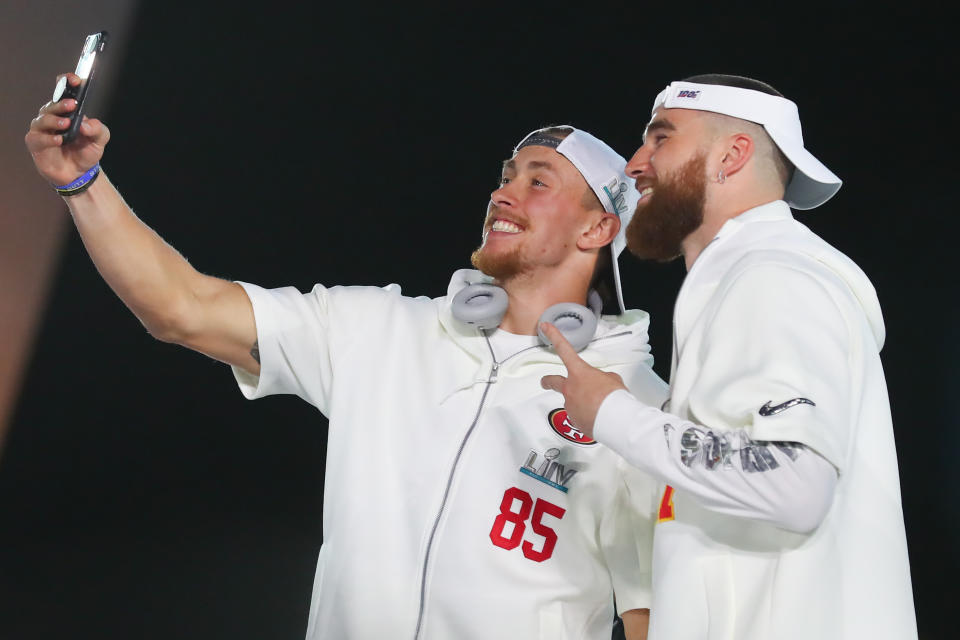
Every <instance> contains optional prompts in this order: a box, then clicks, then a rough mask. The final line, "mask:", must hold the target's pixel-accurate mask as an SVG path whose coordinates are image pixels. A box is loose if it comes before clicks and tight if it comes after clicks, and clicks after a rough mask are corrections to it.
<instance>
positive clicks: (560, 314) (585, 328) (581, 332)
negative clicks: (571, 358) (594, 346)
mask: <svg viewBox="0 0 960 640" xmlns="http://www.w3.org/2000/svg"><path fill="white" fill-rule="evenodd" d="M540 322H549V323H550V324H552V325H553V326H555V327H556V328H557V329H559V330H560V333H562V334H563V337H564V338H566V339H567V342H569V343H570V345H571V346H572V347H573V348H574V349H576V350H577V351H582V350H583V348H584V347H586V346H587V344H588V343H589V342H590V341H591V340H593V334H595V333H596V332H597V314H596V312H594V311H593V310H591V309H587V308H586V307H585V306H583V305H582V304H574V303H573V302H561V303H560V304H555V305H553V306H552V307H547V310H546V311H544V312H543V315H541V316H540ZM537 335H539V336H540V341H541V342H542V343H543V344H545V345H548V346H551V347H552V346H553V345H552V344H551V343H550V340H549V339H548V338H547V336H545V335H544V333H543V331H541V330H540V328H539V325H538V327H537Z"/></svg>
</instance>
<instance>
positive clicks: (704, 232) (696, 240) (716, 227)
mask: <svg viewBox="0 0 960 640" xmlns="http://www.w3.org/2000/svg"><path fill="white" fill-rule="evenodd" d="M782 198H783V192H782V191H781V192H779V193H774V192H770V191H763V192H755V193H752V194H732V193H731V194H729V195H728V197H727V198H718V197H713V198H711V197H710V195H708V197H707V203H706V205H705V206H704V208H703V222H702V223H701V224H700V226H699V227H697V229H696V230H695V231H694V232H693V233H691V234H690V235H688V236H687V237H686V238H684V239H683V242H682V243H681V246H682V248H683V261H684V263H685V264H686V267H687V271H690V269H691V267H693V263H694V262H696V260H697V258H698V257H700V254H701V253H702V252H703V250H704V249H705V248H706V247H707V245H708V244H710V243H711V242H713V239H714V238H716V237H717V234H718V233H720V228H721V227H723V225H724V224H726V222H727V220H730V219H731V218H736V217H737V216H739V215H740V214H741V213H744V212H745V211H749V210H750V209H753V208H755V207H759V206H760V205H764V204H767V203H769V202H773V201H774V200H780V199H782Z"/></svg>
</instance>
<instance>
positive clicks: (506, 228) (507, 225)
mask: <svg viewBox="0 0 960 640" xmlns="http://www.w3.org/2000/svg"><path fill="white" fill-rule="evenodd" d="M490 230H491V231H503V232H504V233H520V231H521V229H520V227H519V226H518V225H515V224H513V223H512V222H509V221H507V220H494V222H493V226H492V227H490Z"/></svg>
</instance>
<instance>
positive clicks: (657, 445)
mask: <svg viewBox="0 0 960 640" xmlns="http://www.w3.org/2000/svg"><path fill="white" fill-rule="evenodd" d="M594 437H595V438H596V439H597V441H598V442H600V443H601V444H604V445H606V446H608V447H610V448H611V449H613V450H614V451H616V452H617V453H619V454H620V455H621V456H623V457H624V458H625V459H626V460H627V461H628V462H630V463H631V464H632V465H634V466H636V467H637V468H639V469H641V470H643V471H645V472H646V473H649V474H650V475H652V476H654V477H655V478H657V479H658V480H660V481H661V482H664V483H666V484H669V485H671V486H672V487H674V488H675V489H676V490H678V491H683V492H686V493H688V494H690V495H693V496H694V497H696V498H697V499H698V501H699V502H700V503H701V504H703V505H704V506H705V507H707V508H709V509H712V510H715V511H718V512H720V513H725V514H728V515H732V516H737V517H745V518H753V519H757V520H762V521H766V522H769V523H771V524H774V525H776V526H779V527H782V528H785V529H789V530H792V531H799V532H807V531H810V530H812V529H813V528H815V527H816V526H817V525H818V524H819V523H820V522H821V521H822V519H823V517H824V516H825V515H826V512H827V510H828V509H829V506H830V504H831V501H832V496H833V490H834V487H835V485H836V480H837V474H836V470H835V469H834V468H833V466H832V465H831V464H830V463H829V462H828V461H827V460H825V459H824V458H822V457H821V456H819V455H818V454H817V453H816V452H815V451H813V450H811V449H808V448H807V447H804V446H803V445H801V444H798V443H786V442H756V441H752V440H750V439H749V438H748V437H747V435H746V434H745V433H744V432H742V431H739V432H732V431H722V430H711V429H710V427H709V426H701V425H695V424H693V423H691V422H690V421H687V420H683V419H681V418H679V417H677V416H673V415H671V414H668V413H665V412H663V411H660V410H659V409H656V408H653V407H648V406H645V405H643V404H642V403H640V402H639V401H638V400H636V399H635V398H633V397H632V396H630V395H629V393H627V392H626V391H616V392H614V393H611V394H610V395H609V396H608V397H607V398H606V399H605V400H604V401H603V404H602V405H601V406H600V410H599V412H598V413H597V422H596V425H595V431H594Z"/></svg>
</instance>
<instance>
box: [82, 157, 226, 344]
mask: <svg viewBox="0 0 960 640" xmlns="http://www.w3.org/2000/svg"><path fill="white" fill-rule="evenodd" d="M64 200H65V201H66V203H67V206H68V207H69V208H70V213H71V215H72V216H73V220H74V223H75V224H76V226H77V230H78V231H79V233H80V237H81V239H82V240H83V244H84V246H85V247H86V249H87V252H88V253H89V255H90V258H91V259H92V260H93V263H94V264H95V265H96V267H97V270H98V271H99V272H100V275H101V276H103V279H104V280H105V281H106V282H107V284H108V285H109V286H110V288H111V289H113V291H114V292H115V293H116V294H117V295H118V296H119V297H120V299H121V300H123V302H124V304H126V305H127V307H129V308H130V310H131V311H132V312H133V313H134V314H135V315H136V316H137V318H139V319H140V321H141V322H142V323H143V324H144V325H145V326H146V328H147V330H149V331H150V333H151V334H152V335H154V336H156V337H157V338H160V339H163V340H166V341H177V338H178V337H179V334H182V333H185V332H187V331H189V318H190V317H191V314H190V311H189V307H190V305H191V303H192V301H193V300H195V299H196V298H198V297H200V296H203V295H204V294H205V291H204V290H205V289H210V288H212V287H214V286H216V283H212V282H207V280H215V279H214V278H208V277H207V276H204V275H202V274H200V273H199V272H198V271H196V269H194V268H193V267H192V266H190V264H189V263H188V262H187V261H186V259H184V257H183V256H181V255H180V254H179V253H178V252H177V251H176V250H175V249H174V248H173V247H171V246H170V245H169V244H167V243H166V242H165V241H164V240H163V239H162V238H161V237H160V236H159V235H157V233H155V232H154V231H153V230H152V229H151V228H150V227H148V226H147V225H146V224H144V223H143V222H142V221H141V220H140V219H139V218H138V217H137V216H136V215H135V214H134V213H133V211H132V210H131V209H130V207H129V206H127V204H126V202H124V200H123V198H122V197H121V196H120V193H119V192H118V191H117V190H116V188H114V186H113V184H111V183H110V181H109V179H108V178H107V176H106V175H101V176H100V177H99V178H98V179H97V181H96V182H94V183H93V184H92V185H91V186H90V188H89V189H87V190H86V191H85V192H83V193H81V194H78V195H75V196H70V197H66V198H64Z"/></svg>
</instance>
